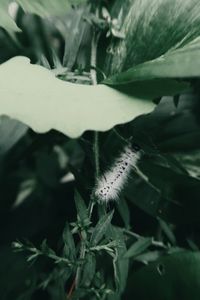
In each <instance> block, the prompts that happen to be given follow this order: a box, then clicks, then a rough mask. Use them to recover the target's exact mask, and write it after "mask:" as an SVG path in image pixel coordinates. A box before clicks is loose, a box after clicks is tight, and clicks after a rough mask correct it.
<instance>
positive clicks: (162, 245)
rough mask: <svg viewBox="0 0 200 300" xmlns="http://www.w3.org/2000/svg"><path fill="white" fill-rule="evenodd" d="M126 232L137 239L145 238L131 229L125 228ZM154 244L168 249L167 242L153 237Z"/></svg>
mask: <svg viewBox="0 0 200 300" xmlns="http://www.w3.org/2000/svg"><path fill="white" fill-rule="evenodd" d="M124 233H126V234H128V235H130V236H132V237H134V238H136V239H137V240H138V239H143V238H144V237H143V236H141V235H139V234H137V233H135V232H132V231H130V230H127V229H124ZM152 245H153V246H156V247H160V248H164V249H167V246H166V245H165V244H163V242H160V241H155V240H154V239H152Z"/></svg>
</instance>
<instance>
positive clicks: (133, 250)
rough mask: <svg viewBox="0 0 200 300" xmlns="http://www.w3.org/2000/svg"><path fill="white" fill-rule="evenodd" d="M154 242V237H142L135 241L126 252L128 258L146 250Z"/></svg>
mask: <svg viewBox="0 0 200 300" xmlns="http://www.w3.org/2000/svg"><path fill="white" fill-rule="evenodd" d="M151 244H152V238H143V237H142V238H140V239H138V241H137V242H135V243H134V244H133V245H132V246H131V247H130V248H129V249H128V251H127V252H126V254H125V256H124V257H126V258H130V257H136V256H137V255H139V254H141V253H142V252H144V251H145V250H146V249H147V248H148V247H149V246H150V245H151Z"/></svg>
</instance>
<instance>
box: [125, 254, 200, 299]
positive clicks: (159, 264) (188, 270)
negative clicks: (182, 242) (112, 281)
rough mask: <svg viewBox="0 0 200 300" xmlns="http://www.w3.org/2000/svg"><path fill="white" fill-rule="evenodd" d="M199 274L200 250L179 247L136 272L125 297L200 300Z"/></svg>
mask: <svg viewBox="0 0 200 300" xmlns="http://www.w3.org/2000/svg"><path fill="white" fill-rule="evenodd" d="M199 276H200V253H199V252H189V251H179V252H178V253H175V254H171V255H169V256H164V257H161V258H160V259H158V260H157V261H156V262H154V263H152V264H149V265H148V266H147V267H143V268H142V269H141V270H139V271H138V272H137V271H136V272H134V273H133V275H132V276H130V280H129V284H128V288H127V293H126V296H125V298H124V299H127V300H129V299H143V300H147V299H148V300H160V299H163V300H177V299H182V300H188V299H193V300H198V299H199V295H200V283H199Z"/></svg>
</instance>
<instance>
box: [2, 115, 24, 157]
mask: <svg viewBox="0 0 200 300" xmlns="http://www.w3.org/2000/svg"><path fill="white" fill-rule="evenodd" d="M27 130H28V127H27V126H26V125H24V124H22V123H21V122H18V121H15V120H12V119H10V118H8V117H6V116H1V117H0V136H1V139H0V155H3V154H5V153H6V152H7V151H9V150H10V149H11V148H12V147H13V146H14V145H15V144H16V143H17V142H18V141H19V140H20V139H21V138H22V137H23V136H24V135H25V134H26V132H27Z"/></svg>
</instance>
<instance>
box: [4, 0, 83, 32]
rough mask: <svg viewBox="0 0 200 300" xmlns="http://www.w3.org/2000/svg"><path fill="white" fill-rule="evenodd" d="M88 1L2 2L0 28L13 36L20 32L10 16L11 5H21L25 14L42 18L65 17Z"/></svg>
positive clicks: (17, 0)
mask: <svg viewBox="0 0 200 300" xmlns="http://www.w3.org/2000/svg"><path fill="white" fill-rule="evenodd" d="M86 1H87V0H59V1H55V0H15V1H11V0H1V1H0V27H2V28H4V29H5V30H7V31H8V32H9V33H10V34H11V35H13V33H14V32H17V31H20V29H19V28H18V26H17V25H16V23H15V20H13V19H12V17H11V16H10V15H9V5H10V4H11V3H12V5H13V4H14V3H16V4H18V5H20V6H21V7H22V9H23V10H24V12H25V13H30V14H36V15H38V16H40V17H42V18H47V17H51V16H61V15H65V14H66V12H67V11H68V10H69V9H70V8H71V6H72V4H73V5H78V4H81V3H85V2H86Z"/></svg>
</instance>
